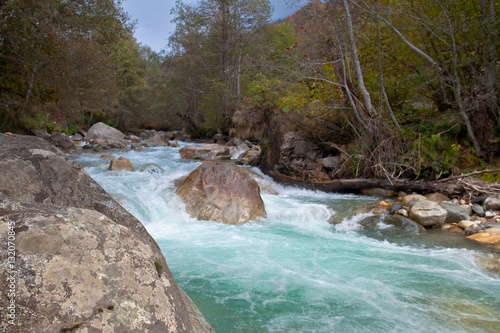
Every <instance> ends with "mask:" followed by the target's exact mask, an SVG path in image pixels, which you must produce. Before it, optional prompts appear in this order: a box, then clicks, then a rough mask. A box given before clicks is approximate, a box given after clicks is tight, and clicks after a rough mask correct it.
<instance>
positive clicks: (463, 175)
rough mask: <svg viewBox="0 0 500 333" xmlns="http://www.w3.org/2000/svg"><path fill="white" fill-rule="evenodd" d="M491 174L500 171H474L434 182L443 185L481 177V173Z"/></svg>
mask: <svg viewBox="0 0 500 333" xmlns="http://www.w3.org/2000/svg"><path fill="white" fill-rule="evenodd" d="M493 172H500V169H492V170H481V171H474V172H470V173H465V174H461V175H458V176H451V177H448V178H445V179H440V180H438V181H436V183H444V182H447V181H450V180H454V179H460V178H465V177H470V176H475V175H481V174H483V173H493Z"/></svg>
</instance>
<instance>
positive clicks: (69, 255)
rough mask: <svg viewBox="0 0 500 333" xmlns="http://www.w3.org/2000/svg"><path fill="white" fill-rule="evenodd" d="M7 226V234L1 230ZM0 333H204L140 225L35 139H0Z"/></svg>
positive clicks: (78, 170) (205, 326)
mask: <svg viewBox="0 0 500 333" xmlns="http://www.w3.org/2000/svg"><path fill="white" fill-rule="evenodd" d="M9 227H11V228H10V229H9ZM9 230H13V231H14V232H15V249H16V256H15V259H16V260H15V265H14V269H13V270H11V269H10V266H8V261H7V255H8V253H7V251H6V249H2V251H1V252H0V291H1V292H0V307H1V308H2V311H3V309H6V308H7V305H8V304H9V302H10V301H11V298H10V297H8V291H9V286H10V285H9V282H8V280H7V278H8V277H9V275H10V274H11V271H14V272H15V276H16V284H15V302H16V318H15V324H14V325H12V324H10V323H9V322H8V320H9V318H8V317H6V316H4V315H3V314H4V313H2V316H1V320H0V331H2V332H70V331H71V332H213V330H212V329H211V328H210V326H209V325H208V323H207V322H206V321H205V319H204V318H203V316H202V315H201V313H200V312H199V310H198V309H197V308H196V306H195V305H194V304H193V303H192V302H191V300H189V298H188V297H187V295H185V294H184V292H183V291H182V290H181V289H180V288H179V287H178V286H177V284H176V282H175V280H174V278H173V276H172V274H171V273H170V270H169V269H168V266H167V263H166V262H165V258H164V256H163V254H162V253H161V251H160V248H159V247H158V245H157V244H156V242H155V241H154V240H153V238H152V237H151V236H150V235H149V233H148V232H147V231H146V229H145V228H144V226H143V225H142V224H141V223H140V221H138V220H137V219H136V218H135V217H133V216H132V215H131V214H130V213H128V212H127V211H126V210H125V209H124V208H123V207H121V206H120V205H119V204H118V203H116V202H115V201H114V200H113V199H112V198H111V197H110V196H109V195H108V194H107V193H106V192H105V191H104V190H103V189H102V188H101V187H100V186H99V185H98V184H97V183H95V182H94V181H93V180H92V179H91V178H90V177H89V176H88V175H87V174H86V173H85V171H84V170H83V169H81V168H80V167H78V166H77V165H76V164H74V163H73V162H71V161H70V160H69V159H68V158H67V157H66V156H65V155H64V154H63V153H62V152H60V151H59V150H57V149H56V148H54V147H53V146H51V145H50V144H49V143H48V142H46V141H44V140H43V139H40V138H34V137H25V136H17V135H14V136H8V135H5V134H0V237H1V243H2V244H7V242H8V234H9Z"/></svg>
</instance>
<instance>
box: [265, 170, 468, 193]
mask: <svg viewBox="0 0 500 333" xmlns="http://www.w3.org/2000/svg"><path fill="white" fill-rule="evenodd" d="M270 174H271V176H272V177H273V179H274V180H276V181H277V182H279V183H282V184H286V185H291V186H298V187H303V188H306V189H311V190H313V189H314V190H319V191H324V192H344V193H346V192H347V193H359V192H360V191H361V190H362V189H369V188H384V189H388V190H393V191H395V192H397V191H404V192H409V193H411V192H418V193H431V192H440V193H445V194H447V195H451V196H454V195H463V194H464V193H465V192H466V189H465V188H464V186H463V185H462V184H443V183H438V182H419V181H410V180H398V179H395V180H392V181H389V180H387V179H378V178H356V179H339V180H330V181H318V182H313V181H311V182H310V183H308V182H305V181H303V179H300V178H296V177H291V176H286V175H283V174H281V173H279V172H276V171H271V172H270Z"/></svg>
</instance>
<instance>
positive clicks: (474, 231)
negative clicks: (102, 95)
mask: <svg viewBox="0 0 500 333" xmlns="http://www.w3.org/2000/svg"><path fill="white" fill-rule="evenodd" d="M37 134H38V135H39V136H43V137H45V138H46V139H48V141H50V142H52V143H53V144H55V145H56V146H58V147H60V148H62V149H64V151H66V152H71V153H81V152H84V151H89V152H90V151H91V152H94V153H103V152H105V151H113V150H114V151H116V150H118V151H127V150H141V149H143V147H148V146H158V145H162V146H173V147H178V143H177V141H183V142H188V143H190V142H195V143H202V144H203V145H193V146H186V147H184V148H182V149H181V150H180V154H181V158H184V159H198V160H202V161H204V160H221V161H223V160H229V159H231V155H233V154H234V153H235V152H239V156H238V158H237V159H235V160H233V161H234V162H235V163H236V164H243V165H256V163H257V161H258V159H259V155H260V147H259V146H258V145H255V144H253V143H251V142H249V141H248V140H246V141H244V140H241V139H238V138H228V137H225V136H223V135H221V134H217V135H216V136H214V137H213V138H212V139H205V140H197V141H194V140H192V139H191V137H190V136H189V135H188V134H187V133H186V132H185V131H170V132H163V131H155V130H148V131H143V132H141V133H140V135H139V136H134V135H128V136H127V135H124V134H123V133H121V132H120V131H118V130H116V129H114V128H112V127H109V126H107V125H105V124H103V123H97V124H95V125H94V126H92V128H91V129H90V130H89V131H88V133H83V134H85V135H86V136H85V137H83V136H82V135H79V134H77V135H76V136H73V137H71V136H64V135H61V134H55V135H52V136H50V137H49V138H47V136H48V134H46V133H37ZM83 139H85V140H87V142H88V143H87V144H85V145H83V146H82V150H76V151H75V150H73V148H74V147H75V145H77V144H79V143H80V142H82V140H83ZM281 150H282V154H284V156H286V158H285V160H287V161H289V165H288V166H289V167H290V170H291V172H292V173H294V174H297V175H298V174H302V176H304V175H306V178H302V182H303V183H304V186H305V187H308V188H311V186H312V188H313V189H314V184H315V183H314V182H313V181H315V180H316V181H322V182H321V185H325V184H326V185H329V183H328V181H329V180H331V177H330V176H331V175H333V174H334V173H335V172H336V170H340V168H341V166H342V161H345V159H346V156H345V154H344V153H343V150H342V148H341V147H338V146H337V145H335V144H331V143H322V144H320V145H319V146H316V145H314V144H312V143H310V142H308V141H306V140H304V139H303V138H302V137H300V136H297V134H296V133H292V132H290V133H286V134H285V136H284V140H283V145H282V147H281ZM325 154H326V155H325ZM103 156H107V155H103ZM324 156H326V157H324ZM110 159H111V160H112V162H111V164H110V166H109V168H110V170H124V169H125V170H133V169H134V166H133V165H132V164H131V163H130V161H127V160H126V159H123V158H121V159H118V160H114V161H113V159H114V157H111V158H110ZM275 180H276V181H278V182H279V181H280V178H279V177H278V178H276V177H275ZM295 183H296V182H295ZM311 184H312V185H311ZM296 185H298V184H296ZM309 185H311V186H309ZM356 186H358V185H357V184H356ZM319 188H321V187H319ZM353 188H354V187H353ZM360 192H361V193H362V194H366V195H372V196H386V197H389V198H390V199H389V200H387V201H383V202H382V203H381V205H380V207H377V209H375V210H374V212H376V213H379V214H383V215H393V216H401V217H404V218H409V219H410V220H412V221H414V222H417V223H419V224H420V225H422V226H424V227H426V228H434V229H442V230H448V231H450V232H456V233H463V234H464V236H466V237H468V238H469V239H473V240H475V241H477V242H480V243H483V244H489V245H491V246H492V247H493V248H495V249H500V213H499V210H500V199H498V198H496V197H485V196H476V197H474V196H469V197H470V199H469V200H468V201H466V200H464V199H460V200H458V199H450V198H449V197H447V196H446V195H444V194H442V193H430V194H426V195H425V196H423V195H420V194H416V193H412V194H409V195H408V194H407V193H404V192H399V193H397V194H396V193H394V191H391V190H387V189H382V188H364V189H360ZM425 192H427V193H428V192H429V190H428V189H427V190H426V191H425ZM391 197H397V199H393V198H391ZM464 197H465V196H464Z"/></svg>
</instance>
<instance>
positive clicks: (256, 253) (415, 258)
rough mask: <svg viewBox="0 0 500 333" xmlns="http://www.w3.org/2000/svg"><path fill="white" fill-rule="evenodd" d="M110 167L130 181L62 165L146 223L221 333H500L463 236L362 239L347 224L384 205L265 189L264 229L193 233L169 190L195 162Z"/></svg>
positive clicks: (489, 279)
mask: <svg viewBox="0 0 500 333" xmlns="http://www.w3.org/2000/svg"><path fill="white" fill-rule="evenodd" d="M183 145H184V144H181V146H183ZM115 156H117V157H118V156H124V157H127V158H128V159H130V160H131V161H132V163H133V164H134V165H135V166H136V168H137V169H138V170H137V171H135V172H128V171H108V170H107V167H108V165H109V161H105V160H103V159H101V158H100V155H99V154H82V155H71V156H70V157H71V158H72V159H73V160H74V161H75V162H76V163H78V164H79V165H81V166H83V167H85V170H86V171H87V173H88V174H89V175H90V176H91V177H92V178H93V179H95V180H96V181H97V182H98V183H99V184H100V185H101V186H102V187H103V188H104V189H105V190H106V191H108V193H110V194H111V195H112V196H113V197H114V198H115V199H116V200H117V201H118V202H119V203H120V204H122V205H123V206H124V207H125V208H126V209H127V210H129V211H130V212H131V213H132V214H134V215H135V216H136V217H137V218H138V219H139V220H141V221H142V223H144V225H145V226H146V228H147V229H148V231H149V232H150V233H151V235H152V236H153V237H154V238H155V239H156V241H157V242H158V244H159V245H160V247H161V249H162V251H163V253H164V255H165V257H166V259H167V262H168V264H169V267H170V270H171V271H172V273H173V274H174V276H175V279H176V280H177V282H178V284H179V285H180V286H181V287H182V288H183V289H184V290H185V291H186V293H187V294H188V295H189V296H190V297H191V299H193V301H194V302H195V303H196V305H197V306H198V307H199V308H200V310H201V311H202V313H203V314H204V316H205V318H206V319H207V320H208V322H209V323H210V324H211V325H212V327H213V328H214V329H215V331H216V332H218V333H224V332H227V333H238V332H249V333H250V332H252V333H253V332H287V333H288V332H398V333H399V332H426V333H427V332H440V333H441V332H492V333H493V332H500V278H499V277H498V276H494V275H491V274H489V273H488V272H487V271H485V270H484V269H483V268H482V267H483V264H482V262H484V261H485V260H488V259H490V258H492V256H493V254H492V253H489V252H488V250H486V249H484V248H483V247H480V246H477V245H475V244H474V243H472V242H471V241H468V240H466V239H464V237H463V236H461V235H454V234H451V233H445V232H442V233H440V232H438V231H426V232H421V233H419V232H418V231H417V230H416V229H415V228H414V227H412V226H411V225H400V226H395V225H391V224H387V223H385V222H384V220H383V219H382V220H380V219H375V218H372V223H371V224H368V225H367V226H366V224H365V227H362V226H361V225H360V224H359V223H358V222H359V221H361V220H366V219H370V217H371V215H370V214H369V213H365V214H358V215H355V216H354V217H352V218H343V217H344V216H352V215H354V212H356V211H357V210H358V209H359V208H361V207H363V206H366V205H369V204H373V203H377V202H378V201H379V200H380V198H374V197H366V196H358V195H344V194H342V195H341V194H327V193H322V192H316V193H315V192H313V191H306V190H301V189H296V188H290V187H282V186H280V185H278V184H275V183H273V182H272V181H271V180H267V181H268V182H269V184H270V185H271V186H273V187H274V188H275V189H276V190H277V191H278V192H279V195H270V194H265V193H264V194H262V198H263V200H264V203H265V206H266V210H267V215H268V217H267V218H266V219H264V220H262V221H255V222H250V223H247V224H244V225H239V226H231V225H223V224H219V223H216V222H211V221H197V220H195V219H193V218H190V217H189V215H188V214H187V213H186V212H185V211H184V208H183V204H182V202H181V201H180V200H179V199H178V198H177V196H176V194H175V187H174V184H173V180H174V179H176V178H179V177H180V176H183V175H186V174H188V173H189V172H190V171H192V170H194V169H195V168H196V167H197V166H198V165H199V164H200V163H199V162H193V161H186V160H182V159H180V155H179V153H178V148H170V147H156V148H147V149H145V150H144V151H142V152H134V151H132V152H126V153H115ZM150 163H154V164H155V165H156V167H155V166H153V165H148V164H150ZM141 170H142V171H141ZM332 219H337V220H340V221H342V223H340V224H335V225H334V224H331V223H329V221H331V220H332Z"/></svg>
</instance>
